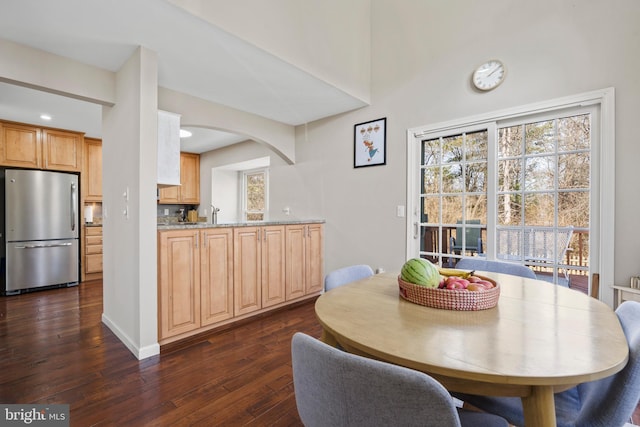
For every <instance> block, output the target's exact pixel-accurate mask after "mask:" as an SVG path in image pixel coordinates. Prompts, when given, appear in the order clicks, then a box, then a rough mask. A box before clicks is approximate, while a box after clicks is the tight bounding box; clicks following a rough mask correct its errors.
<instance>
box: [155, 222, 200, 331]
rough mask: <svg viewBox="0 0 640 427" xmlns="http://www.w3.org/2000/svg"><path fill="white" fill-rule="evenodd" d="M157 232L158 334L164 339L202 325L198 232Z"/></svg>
mask: <svg viewBox="0 0 640 427" xmlns="http://www.w3.org/2000/svg"><path fill="white" fill-rule="evenodd" d="M159 234H160V237H159V241H158V245H159V251H158V270H159V271H158V283H159V291H160V292H159V293H160V297H159V299H158V302H159V313H160V322H159V323H160V325H159V336H160V339H164V338H168V337H172V336H175V335H180V334H182V333H185V332H189V331H193V330H196V329H198V328H199V327H200V325H201V318H200V262H201V260H200V249H199V236H200V232H199V231H198V230H173V231H165V232H162V233H159Z"/></svg>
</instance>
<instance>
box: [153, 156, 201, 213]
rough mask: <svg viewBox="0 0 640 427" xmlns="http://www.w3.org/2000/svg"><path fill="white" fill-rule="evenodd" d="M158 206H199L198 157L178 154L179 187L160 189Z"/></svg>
mask: <svg viewBox="0 0 640 427" xmlns="http://www.w3.org/2000/svg"><path fill="white" fill-rule="evenodd" d="M158 203H159V204H165V205H179V204H185V205H199V204H200V155H199V154H194V153H180V186H173V187H164V188H160V199H159V200H158Z"/></svg>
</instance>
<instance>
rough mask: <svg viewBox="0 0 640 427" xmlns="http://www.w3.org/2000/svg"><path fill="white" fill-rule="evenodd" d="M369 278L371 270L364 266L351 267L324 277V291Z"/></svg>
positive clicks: (371, 274) (371, 273)
mask: <svg viewBox="0 0 640 427" xmlns="http://www.w3.org/2000/svg"><path fill="white" fill-rule="evenodd" d="M369 276H373V270H372V269H371V267H369V266H368V265H365V264H361V265H352V266H349V267H344V268H341V269H339V270H334V271H332V272H331V273H329V274H327V275H326V276H325V278H324V290H325V291H330V290H331V289H333V288H337V287H338V286H342V285H346V284H347V283H351V282H355V281H356V280H360V279H365V278H367V277H369Z"/></svg>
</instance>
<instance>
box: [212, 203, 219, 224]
mask: <svg viewBox="0 0 640 427" xmlns="http://www.w3.org/2000/svg"><path fill="white" fill-rule="evenodd" d="M218 212H220V208H216V207H215V206H213V204H211V224H217V223H218Z"/></svg>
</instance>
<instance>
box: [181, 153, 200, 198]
mask: <svg viewBox="0 0 640 427" xmlns="http://www.w3.org/2000/svg"><path fill="white" fill-rule="evenodd" d="M180 203H184V204H190V205H198V204H200V155H199V154H193V153H180Z"/></svg>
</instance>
